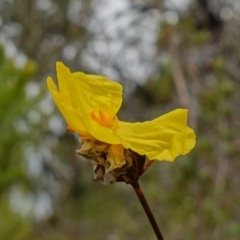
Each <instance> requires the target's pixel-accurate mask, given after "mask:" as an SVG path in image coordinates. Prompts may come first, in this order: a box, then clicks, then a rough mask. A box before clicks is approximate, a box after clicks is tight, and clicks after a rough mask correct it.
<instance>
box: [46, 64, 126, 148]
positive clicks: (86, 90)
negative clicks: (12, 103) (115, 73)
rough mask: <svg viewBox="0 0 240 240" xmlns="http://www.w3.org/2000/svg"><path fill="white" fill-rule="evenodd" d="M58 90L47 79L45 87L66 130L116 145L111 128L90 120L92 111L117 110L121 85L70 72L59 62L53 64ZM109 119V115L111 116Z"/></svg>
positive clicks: (120, 98) (102, 78)
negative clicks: (63, 119)
mask: <svg viewBox="0 0 240 240" xmlns="http://www.w3.org/2000/svg"><path fill="white" fill-rule="evenodd" d="M57 76H58V81H59V91H58V90H57V88H56V86H55V84H54V83H53V81H52V79H51V78H49V79H48V87H49V90H50V92H51V93H52V95H53V98H54V101H55V102H56V104H57V106H58V108H59V110H60V111H61V113H62V114H63V116H64V118H65V119H66V121H67V122H68V124H69V125H70V127H71V128H72V129H73V130H74V131H76V132H78V133H79V134H80V135H82V132H83V131H84V132H87V133H88V135H91V136H92V137H94V138H96V139H98V140H99V141H103V142H106V143H110V144H119V143H120V141H119V139H118V137H117V136H116V135H115V134H114V132H113V130H112V129H111V128H107V127H104V126H102V125H101V124H99V123H98V122H97V121H94V120H93V118H92V115H91V114H92V113H93V111H100V110H101V112H103V114H107V111H114V112H116V111H118V109H119V107H120V105H121V102H122V97H121V96H122V86H121V85H120V84H118V83H116V82H111V81H110V80H108V79H107V78H104V77H100V76H94V75H85V74H84V73H80V72H79V73H73V74H72V73H71V72H70V70H69V69H68V68H67V67H66V66H64V64H63V63H61V62H58V63H57ZM112 117H113V116H112Z"/></svg>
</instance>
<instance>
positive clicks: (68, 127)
mask: <svg viewBox="0 0 240 240" xmlns="http://www.w3.org/2000/svg"><path fill="white" fill-rule="evenodd" d="M67 130H69V131H70V132H75V131H74V130H73V129H72V127H70V126H69V125H68V126H67Z"/></svg>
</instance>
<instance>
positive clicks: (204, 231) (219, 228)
mask: <svg viewBox="0 0 240 240" xmlns="http://www.w3.org/2000/svg"><path fill="white" fill-rule="evenodd" d="M239 49H240V3H239V2H238V1H234V0H208V1H207V0H192V1H191V0H188V1H187V0H182V1H174V0H171V1H170V0H165V1H163V0H162V1H161V0H145V1H144V0H119V1H110V0H69V1H65V0H21V1H19V0H1V1H0V132H1V134H0V236H1V239H4V240H28V239H29V240H30V239H31V240H43V239H48V240H58V239H60V240H80V239H81V240H88V239H91V240H93V239H106V240H122V239H124V240H127V239H129V240H130V239H131V240H134V239H136V240H145V239H155V237H154V235H153V232H152V229H151V227H150V225H149V223H148V221H147V219H146V217H145V215H144V213H143V210H142V209H141V206H140V204H139V202H138V201H137V198H136V196H135V195H134V192H133V191H132V189H131V187H130V186H128V185H125V184H113V185H109V186H102V185H101V184H99V183H97V182H93V181H92V166H91V164H90V163H89V162H87V161H86V160H84V159H80V157H79V156H77V154H76V152H75V150H76V149H78V148H79V142H78V139H77V138H76V136H74V135H73V134H71V133H69V132H67V131H66V123H65V122H64V120H63V119H62V117H61V116H60V114H59V112H58V110H57V108H56V107H55V106H54V104H53V101H52V99H51V97H50V95H49V93H48V92H47V89H46V82H45V79H46V76H48V75H51V76H54V77H55V75H54V74H55V62H56V61H63V62H64V63H65V64H66V65H68V66H69V67H70V68H71V69H72V70H73V71H76V70H81V71H85V72H91V73H96V74H99V75H105V76H108V77H109V78H111V79H114V80H117V81H120V82H121V83H122V84H123V85H124V89H125V90H124V103H123V107H122V109H121V112H120V118H121V119H124V120H126V121H127V120H128V121H143V120H146V119H152V118H154V117H157V116H159V115H161V114H163V113H166V112H167V111H169V110H173V109H175V108H178V107H184V108H188V109H189V111H190V118H189V124H190V125H191V126H192V127H193V128H194V129H195V130H196V133H197V146H196V148H195V149H194V150H193V151H192V152H191V153H190V154H189V155H187V156H184V157H179V158H178V159H177V160H176V161H175V162H174V163H169V162H164V161H163V162H159V163H157V162H156V163H154V165H153V166H152V167H151V168H150V169H149V170H148V172H147V173H145V175H144V176H143V177H142V178H141V183H142V186H143V189H144V191H145V193H146V196H147V198H148V200H149V202H150V205H151V207H152V209H153V212H154V214H155V216H156V219H157V222H158V223H159V226H160V228H161V230H162V232H163V235H164V237H165V238H166V239H172V240H197V239H199V240H200V239H204V240H206V239H213V240H219V239H228V240H230V239H231V240H238V239H240V206H239V202H240V191H239V189H240V177H239V172H240V140H239V136H240V121H239V116H240V104H239V102H240V67H239V65H240V51H239Z"/></svg>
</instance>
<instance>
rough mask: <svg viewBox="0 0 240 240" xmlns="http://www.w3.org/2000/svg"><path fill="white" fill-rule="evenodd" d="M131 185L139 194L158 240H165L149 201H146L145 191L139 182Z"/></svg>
mask: <svg viewBox="0 0 240 240" xmlns="http://www.w3.org/2000/svg"><path fill="white" fill-rule="evenodd" d="M131 185H132V186H133V189H134V191H135V193H136V194H137V197H138V199H139V201H140V202H141V204H142V207H143V209H144V211H145V213H146V215H147V217H148V220H149V222H150V223H151V225H152V228H153V230H154V232H155V234H156V237H157V239H158V240H164V239H163V236H162V233H161V231H160V229H159V227H158V225H157V223H156V220H155V218H154V216H153V214H152V211H151V209H150V207H149V205H148V202H147V200H146V198H145V196H144V194H143V191H142V189H141V187H140V185H139V183H138V182H134V183H131Z"/></svg>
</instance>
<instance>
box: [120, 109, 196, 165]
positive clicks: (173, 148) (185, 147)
mask: <svg viewBox="0 0 240 240" xmlns="http://www.w3.org/2000/svg"><path fill="white" fill-rule="evenodd" d="M187 112H188V111H187V110H185V109H177V110H175V111H172V112H170V113H168V114H165V115H163V116H161V117H158V118H156V119H154V120H152V121H147V122H143V123H127V122H121V121H119V125H118V128H117V129H116V133H117V135H118V136H119V137H120V138H121V140H122V144H123V146H124V147H125V148H130V149H132V150H133V151H135V152H137V153H139V154H142V155H146V156H147V157H148V158H149V159H150V160H154V159H156V160H167V161H173V160H174V159H175V158H176V157H177V156H179V155H185V154H187V153H188V152H189V151H190V150H191V149H192V148H193V147H194V146H195V134H194V131H193V130H192V129H191V128H189V127H188V126H187Z"/></svg>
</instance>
